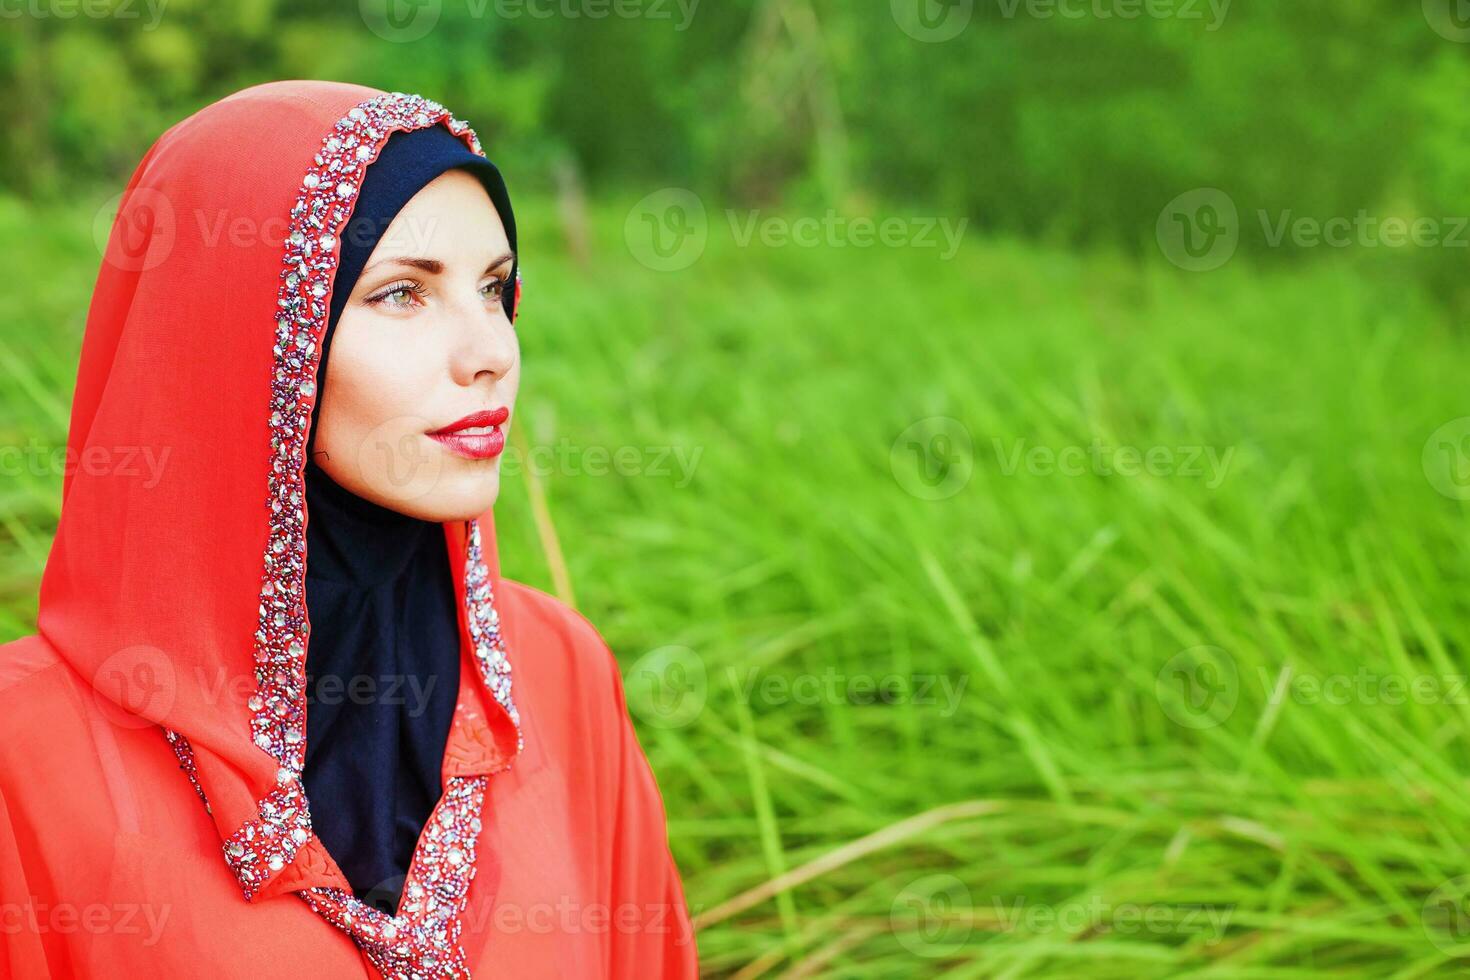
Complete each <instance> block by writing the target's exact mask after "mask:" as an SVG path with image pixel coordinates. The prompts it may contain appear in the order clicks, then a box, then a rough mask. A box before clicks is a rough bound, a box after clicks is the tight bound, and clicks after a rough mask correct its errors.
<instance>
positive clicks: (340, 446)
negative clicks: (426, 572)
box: [312, 170, 521, 521]
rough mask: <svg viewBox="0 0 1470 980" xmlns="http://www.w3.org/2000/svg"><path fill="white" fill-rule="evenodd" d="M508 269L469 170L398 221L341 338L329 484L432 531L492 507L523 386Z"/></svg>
mask: <svg viewBox="0 0 1470 980" xmlns="http://www.w3.org/2000/svg"><path fill="white" fill-rule="evenodd" d="M511 260H512V256H511V254H510V245H509V244H508V243H507V241H506V236H505V227H504V226H503V225H502V224H501V221H500V216H499V215H498V214H497V213H496V211H495V206H494V205H493V204H492V203H491V202H490V197H489V195H487V194H486V193H485V189H484V187H483V186H482V185H481V184H480V182H479V180H478V179H477V178H475V177H474V176H472V175H470V174H468V173H466V172H464V171H461V170H451V171H449V172H448V173H445V174H444V175H443V176H441V177H439V178H437V179H436V180H434V181H433V182H431V183H429V184H428V185H426V186H425V187H424V188H423V190H421V191H419V192H418V194H416V195H415V196H414V197H413V198H412V199H411V200H410V201H409V202H408V204H407V205H406V206H405V207H404V208H403V210H402V211H400V212H399V213H398V215H397V217H395V218H394V219H393V223H392V224H391V225H389V226H388V230H387V231H386V232H385V233H384V235H383V237H382V239H381V240H380V241H379V242H378V245H377V247H376V248H375V249H374V250H373V254H372V256H371V257H370V258H369V259H368V261H367V265H365V266H364V267H363V271H362V275H360V276H359V277H358V279H357V284H356V286H354V288H353V290H352V294H351V296H349V297H348V299H347V305H346V307H345V308H344V309H343V311H342V315H341V317H340V318H339V319H338V321H337V328H336V331H335V333H334V334H333V335H332V346H331V351H330V354H329V356H328V358H327V373H326V380H325V383H324V385H323V390H322V406H321V415H320V418H319V419H318V428H317V432H316V439H315V445H314V446H313V453H312V458H313V459H314V460H315V461H316V463H317V465H318V466H320V467H321V468H322V469H323V470H325V471H326V473H327V475H328V476H330V477H331V478H332V479H333V480H335V481H337V483H339V484H341V485H342V486H343V487H346V488H347V489H348V490H350V491H352V492H353V493H355V494H357V495H358V496H360V497H364V498H366V499H368V500H371V501H373V502H374V503H377V504H381V505H382V506H384V507H387V508H389V509H391V510H395V511H398V512H399V513H403V514H408V515H409V516H412V517H417V518H420V519H422V520H430V521H451V520H464V519H467V518H471V517H476V516H478V515H480V514H482V513H484V512H485V511H486V510H488V509H489V508H490V506H491V505H492V504H493V503H494V502H495V498H496V495H497V494H498V493H499V491H500V453H501V450H502V449H503V447H504V445H505V436H506V433H507V431H508V429H509V418H508V417H509V413H510V411H511V410H512V409H513V408H514V406H515V398H516V387H517V385H518V384H519V382H520V366H521V365H520V346H519V344H518V343H517V341H516V334H515V330H514V328H512V327H511V324H510V319H509V317H508V316H507V314H506V310H505V306H504V305H503V303H504V300H507V299H510V298H511V297H512V296H513V295H514V292H515V284H514V282H512V281H511V279H510V276H511V267H512V261H511Z"/></svg>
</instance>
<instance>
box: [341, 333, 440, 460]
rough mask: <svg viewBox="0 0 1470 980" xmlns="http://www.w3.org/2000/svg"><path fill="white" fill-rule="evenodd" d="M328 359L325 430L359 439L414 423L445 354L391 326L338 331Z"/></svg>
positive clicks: (354, 440)
mask: <svg viewBox="0 0 1470 980" xmlns="http://www.w3.org/2000/svg"><path fill="white" fill-rule="evenodd" d="M338 326H339V336H338V337H334V338H333V343H332V348H331V350H330V352H329V354H328V361H327V383H326V390H325V392H324V393H323V397H324V398H325V401H323V403H322V418H321V423H322V435H323V437H324V438H325V439H327V440H329V441H331V442H337V443H339V444H340V443H348V444H351V443H360V442H361V441H362V440H363V439H364V438H365V437H367V436H368V435H369V434H370V433H373V432H375V431H381V430H388V429H398V428H403V427H404V426H412V425H413V424H415V423H416V422H417V420H418V413H421V412H423V411H424V410H425V408H426V406H427V395H428V393H429V392H431V391H432V390H433V387H434V384H435V382H436V380H437V379H438V377H439V375H440V374H442V373H443V371H442V359H440V358H436V357H435V352H434V351H433V350H431V349H429V348H428V347H426V346H425V345H423V344H411V343H404V342H403V341H402V339H401V338H398V337H396V336H395V335H394V332H393V331H387V330H383V331H374V330H354V331H351V332H348V331H346V330H340V328H341V327H344V326H347V324H345V323H343V324H339V325H338Z"/></svg>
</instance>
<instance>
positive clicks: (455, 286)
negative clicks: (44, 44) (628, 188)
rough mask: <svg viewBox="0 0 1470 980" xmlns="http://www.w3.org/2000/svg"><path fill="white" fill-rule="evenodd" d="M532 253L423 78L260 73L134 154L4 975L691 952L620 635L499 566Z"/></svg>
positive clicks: (5, 747) (8, 805)
mask: <svg viewBox="0 0 1470 980" xmlns="http://www.w3.org/2000/svg"><path fill="white" fill-rule="evenodd" d="M516 269H517V259H516V233H515V221H514V216H513V214H512V212H511V209H510V201H509V198H508V196H507V195H506V192H505V187H504V184H503V183H502V182H501V179H500V175H499V173H498V172H497V171H496V169H495V168H494V167H493V166H492V165H491V164H490V163H489V162H488V161H486V160H485V159H484V157H483V155H482V154H481V153H480V148H479V143H478V141H477V139H476V137H475V135H474V134H473V133H472V132H471V131H470V130H469V129H468V128H467V127H466V126H465V124H464V123H462V122H460V121H459V120H457V119H454V118H453V117H451V116H450V115H449V114H448V112H447V111H446V110H445V109H443V108H442V107H441V106H439V105H438V104H436V103H434V102H431V101H427V100H425V99H422V98H419V97H417V96H407V95H402V94H397V93H395V94H386V93H381V92H377V91H374V90H371V89H364V88H360V87H356V86H350V85H340V84H330V83H318V82H282V83H275V84H270V85H263V86H259V87H256V88H252V89H248V90H246V91H244V92H240V93H238V94H236V95H234V96H231V97H230V98H227V99H225V100H223V101H221V102H219V103H216V104H214V105H212V106H210V107H208V108H206V109H204V110H203V111H201V112H199V113H198V114H196V115H194V116H192V117H190V118H189V119H186V120H184V121H183V122H181V123H179V124H178V125H177V126H175V127H173V128H172V129H171V130H169V131H168V132H167V133H165V134H164V136H163V137H162V138H160V139H159V141H158V142H157V143H156V144H155V145H154V147H153V148H152V149H151V150H150V151H149V152H148V154H147V156H146V157H145V158H144V159H143V162H142V164H141V165H140V166H139V168H138V170H137V172H136V174H135V175H134V177H133V179H132V181H131V182H130V183H129V185H128V189H127V191H126V192H125V193H124V195H123V198H122V201H121V204H120V207H119V211H118V215H117V219H116V222H115V224H114V227H113V233H112V237H111V239H110V241H109V243H108V246H107V252H106V256H105V260H104V262H103V267H102V271H101V274H100V276H99V278H98V282H97V287H96V291H95V293H94V296H93V301H92V307H91V312H90V315H89V318H88V321H87V330H86V337H85V339H84V342H83V346H82V356H81V368H80V372H79V375H78V380H77V387H76V393H75V397H74V401H73V406H72V418H71V431H70V437H69V444H68V448H69V453H70V454H71V455H70V456H69V458H71V459H74V460H76V463H77V465H75V466H74V467H70V468H69V472H68V473H67V476H66V479H65V481H64V489H63V504H62V511H61V520H60V526H59V529H58V531H57V536H56V542H55V545H54V547H53V549H52V552H51V556H50V560H49V561H48V563H47V566H46V571H45V575H44V578H43V580H42V585H41V600H40V612H39V619H38V635H36V636H32V637H27V638H25V639H22V640H19V641H17V642H15V643H11V644H9V645H7V646H5V647H3V648H0V975H4V976H13V977H25V978H29V977H72V976H76V977H92V976H97V977H101V976H109V977H110V976H155V977H195V976H210V977H226V978H233V977H240V978H245V977H249V978H257V980H258V978H263V977H288V976H289V977H301V976H313V977H334V978H336V977H364V976H369V977H371V976H384V977H470V976H473V977H486V976H517V977H542V976H544V977H602V976H612V977H629V978H632V977H637V978H648V977H688V976H694V975H695V973H696V968H695V958H694V946H693V942H692V937H691V934H690V928H689V922H688V918H687V914H686V911H685V906H684V900H683V895H682V893H681V889H680V884H679V880H678V876H677V873H676V871H675V869H674V866H673V863H672V860H671V859H670V856H669V852H668V847H667V843H666V838H665V831H664V824H663V820H664V814H663V807H662V804H661V802H660V799H659V796H658V792H657V789H656V787H655V785H654V782H653V778H652V775H651V773H650V771H649V768H648V765H647V762H646V760H645V759H644V757H643V754H642V752H641V750H640V749H639V747H638V743H637V741H636V739H635V737H634V734H633V731H632V728H631V725H630V723H629V720H628V717H627V713H626V709H625V706H624V703H623V696H622V688H621V683H620V678H619V675H618V672H617V668H616V664H615V662H614V661H613V659H612V657H611V655H610V653H609V651H608V650H607V647H606V646H605V645H604V644H603V642H602V640H601V639H600V637H599V636H598V634H597V632H596V630H595V629H594V628H593V627H592V626H591V625H590V624H588V623H587V622H586V620H584V619H582V618H581V617H580V616H578V615H577V614H576V613H575V612H573V611H571V610H570V609H568V608H567V607H565V606H564V605H562V604H561V603H559V602H558V601H557V600H555V599H553V598H551V597H549V596H547V595H545V594H543V593H540V592H538V591H536V590H534V589H531V588H528V587H526V586H523V585H520V584H518V583H515V582H511V581H508V580H504V579H502V578H501V577H500V573H499V565H498V562H497V559H496V552H495V542H494V530H493V525H492V522H491V513H490V508H491V505H492V504H493V502H494V500H495V497H496V494H497V491H498V461H499V453H500V451H501V448H502V447H503V445H504V437H505V431H506V428H507V427H508V425H509V424H510V419H511V416H512V414H513V412H514V400H515V395H516V388H517V385H518V383H519V380H520V362H519V352H518V347H517V343H516V337H515V332H514V328H513V326H512V322H513V320H514V318H515V314H516V304H517V300H518V298H519V289H518V284H519V277H518V275H517V272H516ZM127 449H131V450H133V452H132V454H131V455H129V453H127V452H126V450H127ZM103 455H106V456H107V459H109V460H112V461H114V462H116V461H119V460H123V459H124V458H129V459H131V458H147V459H152V460H154V461H158V463H159V465H158V466H156V467H153V468H151V469H149V470H148V471H147V476H146V478H145V477H144V476H143V475H142V474H143V470H142V469H141V468H140V467H138V466H136V465H134V466H124V465H99V464H98V463H97V461H98V460H100V459H101V458H102V456H103ZM89 458H90V459H91V460H92V463H90V464H89V462H88V460H89ZM512 661H513V662H514V665H515V668H514V671H512V669H511V663H512ZM308 709H309V710H308Z"/></svg>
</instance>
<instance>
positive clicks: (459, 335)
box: [447, 305, 520, 387]
mask: <svg viewBox="0 0 1470 980" xmlns="http://www.w3.org/2000/svg"><path fill="white" fill-rule="evenodd" d="M447 312H449V315H450V317H451V318H452V319H453V324H452V325H451V329H452V331H453V336H454V348H453V350H452V351H451V353H450V363H449V368H450V373H451V375H452V376H453V378H454V381H455V383H456V384H459V385H463V386H466V387H468V386H469V385H472V384H474V383H475V381H476V380H478V379H479V378H481V377H482V376H485V375H488V376H490V378H491V379H492V380H499V379H501V378H504V377H505V376H506V375H507V374H509V373H510V372H511V369H512V368H514V367H515V364H516V359H517V358H518V357H519V356H520V345H519V344H518V343H517V341H516V332H515V328H514V327H512V326H511V325H510V318H509V317H507V316H506V315H505V310H504V308H503V307H501V306H498V305H497V306H496V307H494V308H493V309H487V308H485V307H483V306H481V307H479V308H465V309H453V310H450V311H447Z"/></svg>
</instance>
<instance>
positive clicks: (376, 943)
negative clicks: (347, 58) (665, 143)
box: [165, 92, 524, 978]
mask: <svg viewBox="0 0 1470 980" xmlns="http://www.w3.org/2000/svg"><path fill="white" fill-rule="evenodd" d="M440 124H443V125H445V126H446V127H447V128H448V129H449V131H450V132H451V133H453V134H454V135H455V136H458V137H459V138H460V139H461V140H462V141H464V143H465V145H466V146H468V147H469V149H470V150H471V151H472V152H474V153H475V154H477V155H479V156H484V151H483V150H482V149H481V147H480V141H479V138H478V137H477V136H476V135H475V133H474V131H473V130H471V129H470V127H469V126H468V125H467V124H466V123H464V122H463V121H461V120H459V119H457V118H455V117H454V116H452V115H451V114H450V113H449V111H448V110H447V109H445V108H444V107H443V106H441V105H440V104H439V103H437V102H434V101H432V100H429V99H425V98H423V97H421V96H418V95H406V94H404V93H401V92H394V93H390V94H385V95H380V96H376V97H374V98H372V99H369V100H367V101H365V102H363V103H361V104H359V105H357V106H355V107H353V108H352V109H351V110H350V111H349V112H348V113H347V115H346V116H344V117H343V118H342V119H340V120H338V121H337V123H336V125H335V126H334V127H333V128H332V130H331V131H329V132H328V134H327V135H326V136H325V137H323V139H322V144H321V148H320V150H319V151H318V153H317V154H316V157H315V159H314V161H313V166H312V167H311V169H309V170H308V171H307V173H306V174H305V176H304V177H303V179H302V182H301V187H300V191H299V193H298V196H297V199H296V203H295V205H294V206H293V207H292V209H291V215H290V226H289V233H288V235H287V238H286V245H285V254H284V258H283V268H282V270H281V285H280V289H279V292H278V296H277V314H276V330H275V341H276V343H275V348H274V366H273V370H272V377H271V403H270V408H271V414H270V430H271V440H270V445H271V454H272V463H271V472H270V479H269V492H268V496H267V502H268V507H269V512H270V535H269V538H268V543H267V546H266V551H265V556H264V574H263V578H262V584H261V590H260V618H259V624H258V628H257V630H256V633H255V680H256V690H255V692H254V693H253V694H251V696H250V698H249V701H248V706H249V708H250V711H251V719H250V733H251V740H252V741H253V742H254V744H255V745H256V746H257V747H258V748H260V749H261V750H262V751H265V752H267V753H269V754H270V756H271V757H272V758H273V759H274V760H275V761H276V765H277V770H276V780H277V787H276V789H275V790H274V791H272V792H271V793H270V794H268V795H267V796H266V797H265V798H263V799H262V800H260V801H259V804H258V811H259V812H258V815H257V817H255V818H254V819H252V820H249V821H247V822H246V823H245V824H243V825H242V826H241V827H240V828H239V829H238V830H236V831H235V832H234V833H233V834H232V835H231V836H230V837H229V838H228V839H227V840H226V841H225V842H224V856H225V861H226V863H227V864H228V865H229V867H230V869H231V871H232V872H233V873H234V875H235V877H236V880H237V881H238V882H239V884H240V889H241V891H242V892H243V893H244V895H245V898H246V899H247V900H250V899H253V898H254V897H255V895H256V894H257V893H258V892H259V891H260V890H261V889H262V888H263V887H264V886H265V885H266V884H267V883H268V882H269V881H270V880H271V879H272V878H274V877H275V876H276V875H277V874H279V873H280V872H281V871H282V870H284V869H285V868H286V866H287V865H289V864H290V863H291V862H292V860H293V859H295V857H296V855H297V852H298V851H299V850H300V849H301V847H302V846H303V845H305V844H306V843H307V842H308V841H309V840H310V839H311V814H310V808H309V806H308V804H307V799H306V793H305V789H304V786H303V783H302V771H303V769H304V767H305V761H306V646H307V635H308V628H307V616H306V601H305V571H306V533H305V527H306V524H305V518H306V514H305V486H304V477H303V469H304V466H305V461H306V442H307V436H308V434H309V429H310V424H311V415H312V405H313V404H314V402H315V399H316V394H317V392H316V372H317V365H318V363H319V360H320V344H321V338H322V335H323V333H324V332H325V330H326V324H327V318H328V305H327V304H328V299H329V297H330V294H331V287H332V278H333V276H334V275H335V273H336V269H337V261H338V256H339V250H338V243H339V241H340V235H341V233H342V230H343V228H344V226H345V225H346V223H347V220H348V218H349V217H350V216H351V214H352V205H353V201H354V200H355V198H356V195H357V193H358V190H359V188H360V187H361V186H362V177H363V173H364V172H365V171H366V169H367V167H368V165H369V164H370V163H372V161H373V160H375V159H376V158H377V155H378V153H379V152H380V151H381V149H382V146H383V144H384V143H385V142H386V141H387V139H388V137H389V136H391V135H392V134H393V133H395V132H399V131H406V130H415V129H424V128H427V127H429V126H435V125H440ZM517 288H518V289H519V282H518V283H517ZM464 581H465V611H466V614H467V615H466V619H467V622H468V625H469V632H470V638H471V641H472V643H473V647H474V659H475V662H476V664H477V665H478V667H479V671H480V674H481V677H482V679H483V680H484V682H485V685H486V687H487V688H488V689H489V691H490V693H491V695H492V696H493V697H494V699H495V701H496V702H497V703H498V704H499V705H500V706H501V708H503V709H504V711H505V713H506V714H507V715H508V716H509V718H510V720H511V722H512V723H513V724H514V725H515V729H516V740H517V751H519V749H520V748H521V747H522V746H523V744H524V735H523V734H522V732H521V725H520V714H519V712H517V710H516V706H515V701H514V699H513V698H512V695H511V666H510V660H509V658H508V656H507V654H506V650H505V646H504V644H503V642H502V639H501V633H500V617H499V614H498V613H497V611H496V609H495V597H494V595H493V591H492V588H491V582H490V574H489V571H488V569H487V568H486V566H485V560H484V553H483V544H482V541H481V534H480V527H479V524H478V522H476V521H470V522H468V534H467V539H466V548H465V576H464ZM165 735H166V736H167V738H168V741H169V744H170V745H171V746H172V747H173V750H174V753H175V754H176V755H177V756H178V758H179V762H180V766H181V768H183V770H184V772H185V773H186V774H187V775H188V777H189V779H190V781H191V782H192V783H193V785H194V789H195V791H196V792H197V793H198V795H199V798H200V800H201V801H202V802H203V804H204V807H205V809H206V810H209V799H208V796H207V795H206V793H205V791H204V788H203V787H202V786H201V785H200V782H199V778H198V771H197V767H196V765H195V760H194V754H193V749H192V747H191V746H190V744H189V741H188V739H187V738H185V737H184V736H182V735H180V734H178V733H177V732H174V731H169V730H166V731H165ZM488 783H489V777H488V776H455V777H451V778H450V779H449V781H448V783H447V784H446V787H445V791H444V795H443V796H442V797H441V798H440V800H439V803H438V805H437V806H436V807H435V808H434V811H433V813H431V814H430V816H429V822H428V824H427V825H426V826H425V828H424V831H423V833H422V835H421V836H420V838H419V842H418V847H417V849H416V850H415V851H414V856H413V859H412V862H411V864H410V866H409V871H408V876H407V880H406V882H405V887H404V892H403V897H402V900H401V903H400V905H399V908H398V913H397V914H396V915H392V916H390V915H387V914H386V913H384V912H382V911H380V910H378V909H376V908H374V907H372V906H371V905H368V904H367V903H365V902H362V901H361V900H359V899H358V898H356V897H355V896H354V895H353V894H352V893H351V892H350V891H347V890H346V889H341V888H333V887H313V888H308V889H305V890H303V891H301V892H298V894H299V895H300V897H301V898H302V900H303V901H305V902H306V904H307V905H309V906H310V907H311V908H312V910H313V911H315V912H316V913H317V914H318V915H320V916H321V917H322V918H323V919H325V920H327V921H328V922H330V923H332V924H333V925H335V926H337V927H338V928H340V929H342V930H343V931H345V932H346V933H347V934H348V935H349V936H351V937H352V939H353V940H354V941H355V942H356V943H357V944H358V946H359V947H361V948H362V950H363V951H364V952H365V953H366V954H367V956H368V958H369V959H370V960H371V961H372V962H373V965H374V966H375V967H376V968H377V969H378V970H379V971H380V972H382V973H383V974H384V976H385V977H388V978H400V977H401V978H411V977H412V978H422V977H428V976H433V977H468V976H469V973H468V968H467V966H466V964H465V957H464V952H463V950H462V949H461V948H460V945H459V935H460V928H461V927H460V913H461V912H462V911H463V909H464V906H465V902H466V901H467V898H468V894H469V885H470V881H471V879H472V878H473V877H474V874H475V842H476V840H477V839H478V837H479V833H480V829H481V825H480V817H479V814H480V812H481V805H482V803H483V800H484V794H485V789H486V786H487V785H488Z"/></svg>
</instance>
